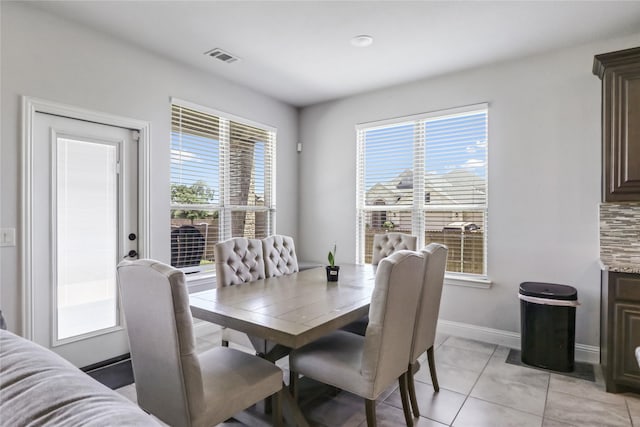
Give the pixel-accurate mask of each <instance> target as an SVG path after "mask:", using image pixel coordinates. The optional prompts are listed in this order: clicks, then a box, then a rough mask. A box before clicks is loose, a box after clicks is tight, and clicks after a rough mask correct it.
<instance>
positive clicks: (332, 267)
mask: <svg viewBox="0 0 640 427" xmlns="http://www.w3.org/2000/svg"><path fill="white" fill-rule="evenodd" d="M327 259H328V260H329V265H328V266H327V281H328V282H337V281H338V272H339V271H340V266H339V265H336V244H335V243H334V244H333V251H329V255H328V257H327Z"/></svg>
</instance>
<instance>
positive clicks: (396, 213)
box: [356, 104, 487, 276]
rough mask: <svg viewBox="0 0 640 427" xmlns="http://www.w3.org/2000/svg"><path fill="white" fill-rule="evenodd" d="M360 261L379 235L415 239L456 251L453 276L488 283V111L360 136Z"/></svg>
mask: <svg viewBox="0 0 640 427" xmlns="http://www.w3.org/2000/svg"><path fill="white" fill-rule="evenodd" d="M356 130H357V139H358V141H357V142H358V155H357V165H356V168H357V169H356V170H357V174H358V176H357V197H358V201H357V242H356V247H357V254H356V260H357V262H359V263H370V262H371V254H372V245H373V235H374V234H378V233H385V232H388V231H394V232H401V233H407V234H413V235H415V236H417V237H418V246H419V247H421V246H424V245H426V244H429V243H431V242H439V243H444V244H445V245H447V246H448V247H449V258H448V261H447V272H448V273H458V274H472V275H478V276H486V265H487V259H486V258H487V257H486V247H487V243H486V239H487V235H486V228H487V227H486V226H487V105H486V104H482V105H474V106H470V107H463V108H458V109H453V110H447V111H439V112H435V113H429V114H422V115H418V116H411V117H404V118H400V119H394V120H388V121H384V122H376V123H367V124H363V125H359V126H357V128H356Z"/></svg>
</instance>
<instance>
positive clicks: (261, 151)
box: [171, 132, 266, 203]
mask: <svg viewBox="0 0 640 427" xmlns="http://www.w3.org/2000/svg"><path fill="white" fill-rule="evenodd" d="M265 156H266V143H265V142H264V141H258V142H256V143H255V144H254V153H253V160H254V163H253V167H254V177H255V181H254V185H255V189H254V190H255V192H256V194H257V195H258V196H261V197H264V192H265ZM219 158H220V142H219V141H218V140H215V139H212V138H206V137H202V136H196V135H190V134H187V133H179V132H172V133H171V183H172V184H178V185H180V184H182V185H187V186H190V185H193V184H195V183H196V182H198V181H201V182H204V183H205V184H207V185H208V186H209V187H210V188H211V189H213V190H214V198H213V200H210V202H211V203H219V197H220V190H219V183H220V177H219Z"/></svg>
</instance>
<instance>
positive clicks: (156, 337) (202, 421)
mask: <svg viewBox="0 0 640 427" xmlns="http://www.w3.org/2000/svg"><path fill="white" fill-rule="evenodd" d="M117 271H118V286H119V288H120V296H121V300H122V306H123V307H124V314H125V319H126V322H127V331H128V334H129V344H130V347H131V361H132V365H133V374H134V378H135V387H136V393H137V396H138V405H140V407H142V408H143V409H144V410H145V411H148V412H150V413H151V414H153V415H155V416H156V417H158V418H159V419H160V420H162V421H163V422H165V423H167V424H169V425H171V426H189V427H198V426H213V425H216V424H219V423H221V422H222V421H224V420H226V419H228V418H229V417H231V416H233V415H234V414H236V413H237V412H240V411H242V410H244V409H245V408H248V407H249V406H251V405H253V404H255V403H256V402H258V401H260V400H262V399H265V398H267V397H269V396H273V397H274V399H273V400H274V403H275V405H274V409H273V411H272V412H273V417H274V424H276V425H281V421H282V416H281V415H282V413H281V407H280V394H281V390H282V371H281V370H280V369H279V368H278V367H277V366H275V365H274V364H273V363H270V362H268V361H266V360H263V359H261V358H259V357H256V356H252V355H250V354H247V353H244V352H241V351H239V350H234V349H230V348H225V347H215V348H213V349H210V350H207V351H205V352H203V353H200V354H197V353H196V351H195V338H194V335H193V326H192V322H193V319H192V317H191V311H190V308H189V295H188V292H187V287H186V284H185V276H184V273H183V272H182V271H180V270H177V269H175V268H173V267H171V266H169V265H166V264H162V263H160V262H158V261H154V260H148V259H143V260H136V261H122V262H121V263H120V264H119V265H118V270H117Z"/></svg>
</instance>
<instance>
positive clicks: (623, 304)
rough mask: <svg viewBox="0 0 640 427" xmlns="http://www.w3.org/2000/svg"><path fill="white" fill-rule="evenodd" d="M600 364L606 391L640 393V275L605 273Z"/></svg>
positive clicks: (603, 273)
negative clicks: (639, 356)
mask: <svg viewBox="0 0 640 427" xmlns="http://www.w3.org/2000/svg"><path fill="white" fill-rule="evenodd" d="M601 300H602V307H601V330H600V349H601V353H600V363H601V364H602V368H603V371H604V377H605V382H606V388H607V391H610V392H614V393H617V392H626V391H635V392H640V367H639V366H638V361H637V360H636V355H635V349H636V347H640V274H631V273H612V272H608V271H603V272H602V299H601Z"/></svg>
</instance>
